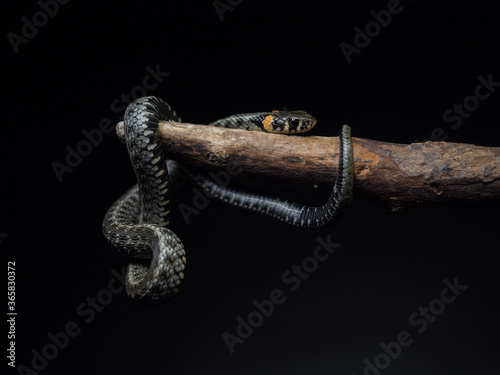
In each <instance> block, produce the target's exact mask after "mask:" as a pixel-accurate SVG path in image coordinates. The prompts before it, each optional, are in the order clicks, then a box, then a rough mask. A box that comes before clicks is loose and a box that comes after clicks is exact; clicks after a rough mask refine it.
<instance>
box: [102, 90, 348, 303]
mask: <svg viewBox="0 0 500 375" xmlns="http://www.w3.org/2000/svg"><path fill="white" fill-rule="evenodd" d="M161 120H170V121H177V122H180V121H181V119H180V117H179V116H178V115H177V114H176V113H175V111H174V110H173V109H172V108H171V107H170V106H169V105H168V104H167V103H166V102H164V101H163V100H161V99H159V98H156V97H143V98H139V99H136V100H135V101H133V102H132V103H130V104H129V106H128V107H127V110H126V111H125V117H124V130H125V143H126V145H127V150H128V153H129V156H130V161H131V163H132V167H133V169H134V172H135V174H136V178H137V185H136V186H134V187H133V188H131V189H130V190H129V191H127V192H126V193H125V194H124V195H123V196H122V197H120V198H119V199H118V200H117V201H116V202H115V203H114V204H113V205H112V206H111V208H110V209H109V210H108V212H107V213H106V215H105V217H104V221H103V233H104V236H105V238H106V240H107V241H108V242H109V243H110V245H111V246H112V247H114V248H116V249H117V250H118V251H120V252H123V253H125V254H126V255H127V256H128V257H129V258H130V263H129V265H128V267H127V273H126V290H127V294H128V295H129V296H131V297H133V298H137V299H143V300H154V301H159V300H161V301H164V300H168V299H169V298H171V297H172V296H174V295H175V294H176V293H177V292H178V290H179V285H180V283H181V281H182V279H183V278H184V269H185V265H186V257H185V251H184V247H183V245H182V243H181V241H180V239H179V238H178V237H177V236H176V235H175V233H174V232H172V231H171V230H170V229H169V228H168V225H169V218H170V210H171V200H170V199H171V179H170V174H171V173H172V172H174V174H178V171H177V170H172V169H173V168H182V169H184V170H185V171H186V172H187V174H189V175H190V176H191V177H192V178H193V179H194V181H195V182H196V183H197V184H199V186H201V187H202V188H203V189H205V190H206V191H207V193H210V194H213V196H215V197H217V198H219V199H221V200H223V201H226V202H228V203H230V204H233V205H236V206H239V207H242V208H245V209H249V210H254V211H257V212H261V213H264V214H267V215H270V216H272V217H275V218H277V219H279V220H282V221H284V222H286V223H289V224H293V225H297V226H303V227H316V226H322V225H325V224H327V223H329V222H330V221H331V220H332V219H333V218H334V217H336V216H337V215H339V214H340V213H341V212H343V211H344V210H345V208H346V207H347V206H348V205H349V202H350V200H351V196H352V187H353V175H354V173H353V156H352V143H351V137H350V128H349V127H348V126H347V125H344V126H343V128H342V129H341V132H340V140H341V152H340V155H339V167H338V173H337V179H336V182H335V185H334V188H333V191H332V193H331V195H330V198H329V199H328V202H327V203H326V204H325V205H323V206H320V207H306V206H301V205H298V204H295V203H289V202H286V201H284V200H281V199H279V198H271V197H267V196H263V195H257V194H252V193H248V192H242V191H240V190H236V189H233V188H230V187H223V186H219V185H217V184H216V183H214V182H213V181H212V180H210V179H209V178H208V177H206V176H205V175H204V174H202V173H197V172H193V170H192V169H190V168H186V167H180V166H179V165H178V164H177V163H170V165H169V167H170V169H171V170H170V172H169V167H168V166H167V160H166V158H165V156H164V153H163V150H162V146H161V140H160V138H159V133H158V126H159V121H161ZM315 124H316V119H315V118H314V117H313V116H311V115H309V114H308V113H307V112H303V111H277V112H276V111H275V112H260V113H251V114H240V115H234V116H230V117H227V118H224V119H221V120H218V121H216V122H214V123H211V124H210V125H211V126H219V127H227V128H242V129H246V130H251V131H265V132H270V133H300V132H303V131H307V130H309V129H310V128H312V127H313V126H314V125H315Z"/></svg>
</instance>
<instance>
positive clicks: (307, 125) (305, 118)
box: [266, 111, 316, 134]
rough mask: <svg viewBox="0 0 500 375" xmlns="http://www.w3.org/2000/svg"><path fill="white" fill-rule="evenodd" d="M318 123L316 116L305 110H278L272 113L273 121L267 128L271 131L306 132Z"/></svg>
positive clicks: (283, 132) (286, 132)
mask: <svg viewBox="0 0 500 375" xmlns="http://www.w3.org/2000/svg"><path fill="white" fill-rule="evenodd" d="M314 125H316V117H314V116H313V115H311V114H309V113H307V112H305V111H276V112H273V113H272V123H270V124H269V125H268V126H267V127H266V130H267V131H268V132H269V133H281V134H293V133H304V132H306V131H308V130H311V129H312V128H313V127H314Z"/></svg>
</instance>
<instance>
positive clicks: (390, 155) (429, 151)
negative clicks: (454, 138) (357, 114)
mask: <svg viewBox="0 0 500 375" xmlns="http://www.w3.org/2000/svg"><path fill="white" fill-rule="evenodd" d="M117 133H118V135H119V136H120V138H122V139H123V123H119V124H118V126H117ZM160 134H161V138H162V142H163V146H164V149H165V152H166V154H167V157H168V158H169V159H174V160H177V161H180V162H182V163H184V164H186V165H193V166H197V167H201V168H205V169H211V170H218V169H222V168H226V167H227V166H228V163H232V164H234V163H236V164H237V165H238V166H239V169H240V170H241V173H240V174H238V176H237V178H243V179H250V180H253V181H255V180H257V181H265V182H270V181H271V182H274V183H278V182H279V183H287V184H296V185H301V186H307V187H318V186H319V187H327V188H331V187H332V185H333V183H334V181H335V176H336V173H337V163H338V153H339V142H338V138H337V137H314V136H311V137H302V136H287V135H279V134H268V133H262V132H249V131H245V130H238V129H224V128H216V127H212V126H204V125H194V124H187V123H175V122H167V121H161V122H160ZM353 143H354V162H355V188H356V192H361V193H363V195H366V196H369V197H371V198H373V199H377V200H380V201H382V202H384V203H385V204H388V205H389V206H390V207H391V208H393V209H400V208H403V207H407V206H410V205H415V204H423V203H436V202H453V201H455V202H458V201H460V202H478V201H490V202H491V201H496V202H500V147H482V146H475V145H470V144H464V143H447V142H425V143H413V144H409V145H405V144H396V143H388V142H380V141H374V140H369V139H363V138H353Z"/></svg>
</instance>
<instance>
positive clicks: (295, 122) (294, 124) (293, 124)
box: [288, 117, 300, 128]
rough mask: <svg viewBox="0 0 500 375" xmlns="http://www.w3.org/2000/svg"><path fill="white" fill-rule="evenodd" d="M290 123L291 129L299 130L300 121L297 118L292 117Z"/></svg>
mask: <svg viewBox="0 0 500 375" xmlns="http://www.w3.org/2000/svg"><path fill="white" fill-rule="evenodd" d="M288 123H289V125H290V126H291V127H293V128H298V127H299V125H300V119H299V118H297V117H292V118H291V119H290V121H289V122H288Z"/></svg>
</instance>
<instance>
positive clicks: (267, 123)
mask: <svg viewBox="0 0 500 375" xmlns="http://www.w3.org/2000/svg"><path fill="white" fill-rule="evenodd" d="M272 122H273V116H271V115H269V116H266V118H265V119H264V120H262V124H263V125H264V129H265V130H266V131H268V132H271V131H272V127H271V124H272Z"/></svg>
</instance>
